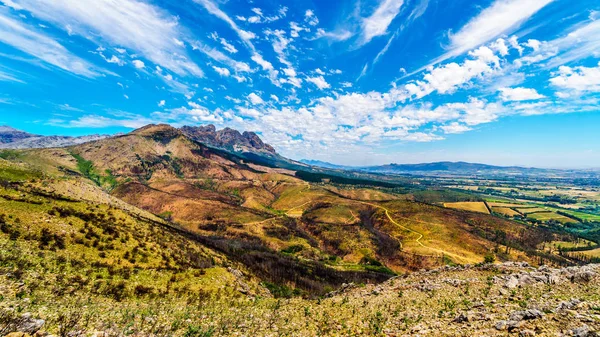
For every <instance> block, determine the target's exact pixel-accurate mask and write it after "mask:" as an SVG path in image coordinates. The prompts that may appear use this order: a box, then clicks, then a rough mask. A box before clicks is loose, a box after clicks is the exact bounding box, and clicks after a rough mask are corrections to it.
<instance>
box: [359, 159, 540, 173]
mask: <svg viewBox="0 0 600 337" xmlns="http://www.w3.org/2000/svg"><path fill="white" fill-rule="evenodd" d="M361 170H362V171H368V172H377V173H433V172H440V173H477V172H486V173H490V172H502V173H511V172H512V173H524V172H539V171H545V170H544V169H538V168H527V167H519V166H494V165H487V164H478V163H467V162H462V161H461V162H449V161H443V162H434V163H422V164H394V163H392V164H388V165H380V166H369V167H364V168H361Z"/></svg>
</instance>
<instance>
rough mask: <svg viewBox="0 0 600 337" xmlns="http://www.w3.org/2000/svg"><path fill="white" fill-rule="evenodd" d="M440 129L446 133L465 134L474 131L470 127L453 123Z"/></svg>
mask: <svg viewBox="0 0 600 337" xmlns="http://www.w3.org/2000/svg"><path fill="white" fill-rule="evenodd" d="M440 129H442V130H443V131H444V133H464V132H467V131H471V130H473V129H471V128H470V127H468V126H466V125H464V124H460V123H458V122H453V123H450V124H448V125H443V126H441V127H440Z"/></svg>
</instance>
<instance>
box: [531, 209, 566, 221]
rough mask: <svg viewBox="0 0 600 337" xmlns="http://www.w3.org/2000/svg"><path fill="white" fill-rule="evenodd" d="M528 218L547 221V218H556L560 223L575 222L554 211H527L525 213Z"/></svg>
mask: <svg viewBox="0 0 600 337" xmlns="http://www.w3.org/2000/svg"><path fill="white" fill-rule="evenodd" d="M527 217H528V218H531V219H534V220H539V221H548V220H556V221H558V222H561V223H577V220H574V219H571V218H569V217H566V216H564V215H560V214H557V213H554V212H548V211H545V212H537V213H529V214H527Z"/></svg>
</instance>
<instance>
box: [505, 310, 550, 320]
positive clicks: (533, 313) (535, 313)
mask: <svg viewBox="0 0 600 337" xmlns="http://www.w3.org/2000/svg"><path fill="white" fill-rule="evenodd" d="M542 317H544V313H543V312H541V311H539V310H537V309H528V310H523V311H514V312H513V313H511V314H510V317H509V319H510V320H511V321H523V320H531V319H538V318H542Z"/></svg>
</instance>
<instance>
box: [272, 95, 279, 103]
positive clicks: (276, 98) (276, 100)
mask: <svg viewBox="0 0 600 337" xmlns="http://www.w3.org/2000/svg"><path fill="white" fill-rule="evenodd" d="M271 99H272V100H274V101H275V102H279V97H277V96H276V95H273V94H272V95H271Z"/></svg>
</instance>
